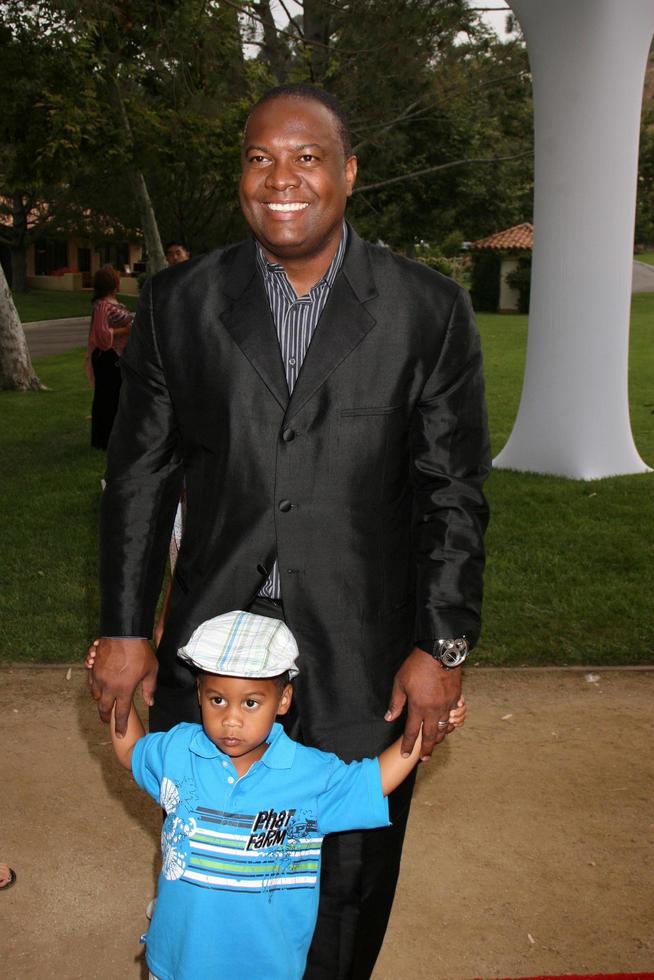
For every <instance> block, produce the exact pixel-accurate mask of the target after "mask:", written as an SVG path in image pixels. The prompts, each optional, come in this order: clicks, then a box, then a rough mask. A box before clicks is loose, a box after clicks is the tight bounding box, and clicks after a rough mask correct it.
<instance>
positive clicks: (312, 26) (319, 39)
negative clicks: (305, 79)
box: [304, 0, 331, 84]
mask: <svg viewBox="0 0 654 980" xmlns="http://www.w3.org/2000/svg"><path fill="white" fill-rule="evenodd" d="M330 23H331V19H330V11H329V5H328V4H327V3H325V0H304V39H305V41H306V42H308V43H307V54H308V59H309V69H310V72H311V81H312V82H316V83H317V84H320V83H321V82H322V81H323V80H324V78H325V75H326V73H327V68H328V67H329V34H330Z"/></svg>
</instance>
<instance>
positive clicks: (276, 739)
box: [189, 721, 296, 769]
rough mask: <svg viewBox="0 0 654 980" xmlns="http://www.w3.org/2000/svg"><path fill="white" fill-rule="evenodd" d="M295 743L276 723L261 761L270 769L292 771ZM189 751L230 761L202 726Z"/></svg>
mask: <svg viewBox="0 0 654 980" xmlns="http://www.w3.org/2000/svg"><path fill="white" fill-rule="evenodd" d="M295 749H296V745H295V742H294V741H293V740H292V739H290V738H289V737H288V735H287V734H286V733H285V731H284V729H283V728H282V726H281V725H280V724H279V722H277V721H276V722H275V723H274V725H273V726H272V729H271V731H270V735H269V736H268V748H267V749H266V751H265V753H264V755H263V756H262V757H261V759H260V760H259V761H260V762H262V763H263V764H264V765H265V766H267V767H268V769H290V768H291V766H292V764H293V759H294V758H295ZM189 750H190V751H191V752H193V754H194V755H199V756H201V758H203V759H221V760H223V759H229V756H227V755H225V753H224V752H221V751H220V749H219V748H218V746H217V745H214V744H213V742H212V741H211V739H210V738H209V737H208V735H207V734H206V733H205V731H204V729H203V728H202V726H201V725H198V730H197V732H196V733H195V735H194V736H193V738H192V739H191V742H190V744H189Z"/></svg>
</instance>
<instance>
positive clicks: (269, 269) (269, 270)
mask: <svg viewBox="0 0 654 980" xmlns="http://www.w3.org/2000/svg"><path fill="white" fill-rule="evenodd" d="M347 236H348V230H347V225H346V223H345V221H344V222H343V228H342V231H341V240H340V242H339V243H338V248H337V249H336V254H335V255H334V258H333V259H332V260H331V262H330V264H329V268H328V269H327V271H326V272H325V274H324V276H323V277H322V278H321V279H319V280H318V282H317V283H315V284H314V285H313V286H312V287H311V289H310V290H309V292H313V290H314V289H316V288H317V287H318V286H321V287H322V286H327V287H328V288H329V289H331V287H332V286H333V285H334V280H335V279H336V276H337V275H338V271H339V269H340V268H341V266H342V265H343V259H344V257H345V248H346V246H347ZM255 242H256V246H257V264H258V266H259V268H260V269H261V273H262V275H263V277H264V279H267V280H268V281H270V280H272V279H274V276H275V275H276V274H283V275H284V276H286V270H285V269H284V266H283V265H281V263H279V262H269V261H268V259H267V258H266V255H265V252H264V250H263V249H262V248H261V245H260V244H259V242H257V241H256V240H255ZM287 278H288V277H287Z"/></svg>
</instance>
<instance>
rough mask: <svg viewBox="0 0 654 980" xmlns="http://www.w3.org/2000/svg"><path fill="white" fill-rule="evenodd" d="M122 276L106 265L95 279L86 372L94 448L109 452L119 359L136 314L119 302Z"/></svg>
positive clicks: (114, 413) (116, 393)
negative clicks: (89, 384)
mask: <svg viewBox="0 0 654 980" xmlns="http://www.w3.org/2000/svg"><path fill="white" fill-rule="evenodd" d="M119 285H120V275H119V274H118V272H117V271H116V269H114V268H113V267H112V266H110V265H105V266H103V267H102V268H101V269H98V271H97V272H96V274H95V278H94V280H93V299H92V303H93V312H92V314H91V329H90V330H89V340H88V349H87V355H86V370H87V374H88V378H89V381H90V382H91V384H92V385H93V387H94V389H95V390H94V393H93V408H92V409H91V445H92V446H93V448H94V449H106V448H107V445H108V444H109V436H110V435H111V429H112V427H113V424H114V418H115V416H116V411H117V409H118V396H119V394H120V384H121V375H120V366H119V363H118V361H119V358H120V356H121V354H122V353H123V351H124V350H125V345H126V343H127V338H128V337H129V332H130V330H131V327H132V320H133V319H134V314H133V313H130V311H129V310H128V309H127V307H126V306H123V304H122V303H121V302H120V301H119V300H118V299H116V293H117V291H118V287H119Z"/></svg>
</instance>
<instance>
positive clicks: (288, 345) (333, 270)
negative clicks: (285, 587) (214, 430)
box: [257, 224, 347, 599]
mask: <svg viewBox="0 0 654 980" xmlns="http://www.w3.org/2000/svg"><path fill="white" fill-rule="evenodd" d="M346 244H347V227H346V225H345V224H344V225H343V234H342V235H341V241H340V243H339V246H338V249H337V251H336V255H335V256H334V258H333V259H332V262H331V265H330V266H329V268H328V269H327V272H326V273H325V274H324V276H323V277H322V279H320V281H319V282H317V283H316V284H315V286H312V287H311V289H310V290H309V292H308V293H306V295H304V296H297V295H296V292H295V290H294V289H293V286H292V285H291V283H290V282H289V280H288V276H287V275H286V272H285V271H284V267H283V266H282V265H277V264H273V263H272V262H269V261H268V259H267V258H266V256H265V255H264V252H263V249H262V248H261V246H260V245H259V243H258V242H257V264H258V266H259V270H260V272H261V275H262V276H263V283H264V286H265V288H266V295H267V297H268V302H269V304H270V310H271V312H272V316H273V320H274V323H275V329H276V331H277V339H278V340H279V349H280V351H281V355H282V363H283V365H284V373H285V374H286V383H287V385H288V391H289V394H293V388H294V387H295V382H296V381H297V378H298V374H299V373H300V368H301V367H302V362H303V361H304V358H305V356H306V353H307V350H308V349H309V344H310V343H311V338H312V337H313V335H314V333H315V330H316V327H317V326H318V321H319V319H320V314H321V313H322V311H323V310H324V308H325V304H326V302H327V300H328V298H329V291H330V289H331V288H332V286H333V284H334V280H335V279H336V276H337V274H338V271H339V269H340V267H341V265H342V264H343V256H344V255H345V246H346ZM259 595H260V596H263V597H264V598H266V599H281V595H282V590H281V581H280V577H279V565H278V563H277V559H275V562H274V564H273V567H272V569H271V572H270V575H269V576H268V578H267V580H266V581H265V583H264V585H263V587H262V588H261V589H260V590H259Z"/></svg>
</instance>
